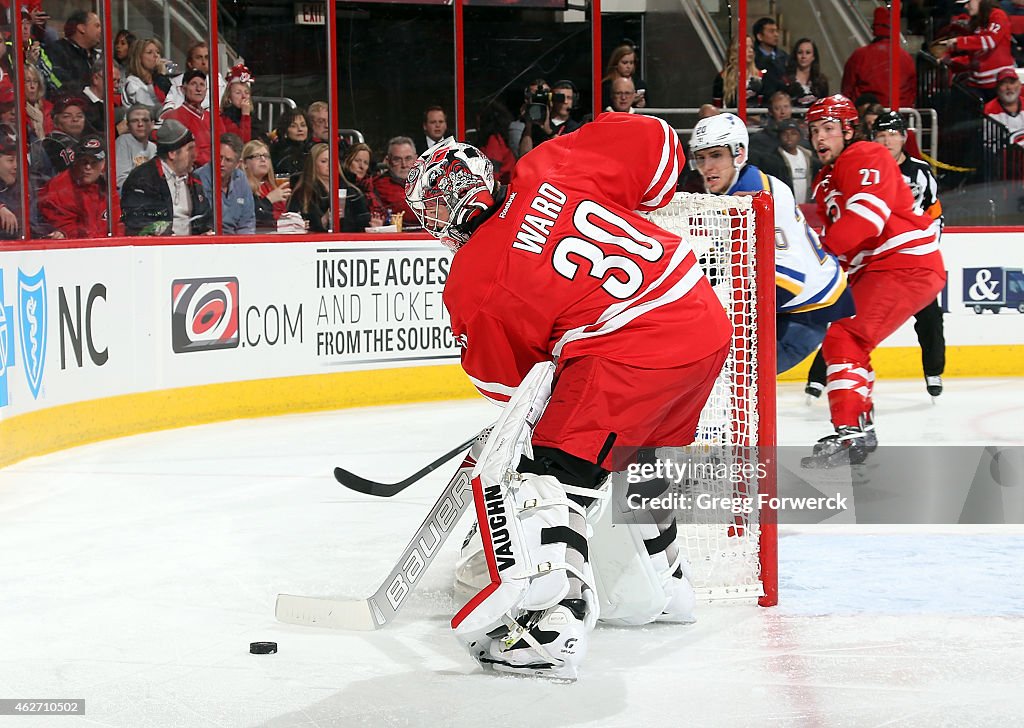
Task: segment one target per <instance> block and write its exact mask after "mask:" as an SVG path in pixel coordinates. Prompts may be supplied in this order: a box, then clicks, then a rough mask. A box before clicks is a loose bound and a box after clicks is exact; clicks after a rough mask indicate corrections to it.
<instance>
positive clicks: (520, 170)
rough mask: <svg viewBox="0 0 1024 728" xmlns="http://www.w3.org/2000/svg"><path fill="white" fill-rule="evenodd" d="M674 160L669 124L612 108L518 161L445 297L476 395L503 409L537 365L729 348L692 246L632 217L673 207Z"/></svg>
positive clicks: (679, 361) (686, 358) (639, 362)
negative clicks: (578, 359)
mask: <svg viewBox="0 0 1024 728" xmlns="http://www.w3.org/2000/svg"><path fill="white" fill-rule="evenodd" d="M683 164H684V153H683V148H682V146H681V145H680V143H679V139H678V137H677V135H676V133H675V131H674V130H673V129H672V128H671V127H670V126H669V125H668V124H666V123H665V122H664V121H661V120H660V119H656V118H654V117H647V116H639V115H633V114H618V113H605V114H601V115H600V116H598V117H597V118H596V119H595V120H594V121H592V122H591V123H589V124H585V125H584V126H583V127H581V128H580V129H579V130H578V131H575V132H573V133H571V134H565V135H562V136H559V137H556V138H554V139H551V140H549V141H546V142H544V143H543V144H541V145H540V146H538V147H536V148H535V149H534V150H533V151H531V152H530V153H529V154H527V155H526V156H524V157H523V158H522V159H520V160H519V162H518V163H517V164H516V169H515V172H514V174H513V177H512V180H511V182H510V184H509V186H508V187H507V188H506V189H505V194H504V196H500V195H499V196H498V199H497V203H496V205H495V206H494V207H493V208H492V209H491V210H490V211H489V217H487V218H486V219H485V220H484V222H483V223H482V224H481V225H480V226H479V227H478V228H477V229H476V230H475V231H474V232H473V234H472V237H471V238H470V239H469V242H467V243H466V244H465V245H464V246H463V247H462V248H460V249H459V251H458V253H457V254H456V256H455V257H454V258H453V260H452V265H451V270H450V272H449V275H448V280H447V282H446V284H445V290H444V302H445V305H446V307H447V309H448V311H449V313H450V314H451V328H452V332H453V334H454V335H455V337H456V340H457V341H459V342H460V345H461V346H462V347H463V351H462V366H463V368H464V369H465V371H466V373H467V374H468V375H469V377H470V379H471V380H472V381H473V383H474V384H475V385H476V387H477V388H478V389H479V390H480V391H481V393H483V394H484V396H486V397H488V398H489V399H492V400H494V401H496V402H499V403H503V402H506V401H508V399H509V397H510V395H511V394H512V392H513V391H514V390H515V388H516V386H517V385H518V384H519V383H520V381H521V380H522V378H523V377H524V376H525V375H526V373H527V372H528V371H529V370H530V368H531V367H532V366H533V365H534V364H536V363H537V362H541V361H556V362H562V361H565V360H569V359H573V358H577V357H586V356H594V357H601V358H605V359H608V360H611V361H614V362H617V363H620V364H625V365H629V366H635V367H639V368H644V369H666V368H671V367H678V366H682V365H684V364H688V363H691V362H695V361H698V360H700V359H702V358H704V357H706V356H709V355H711V354H712V353H714V352H717V351H719V350H720V349H721V348H722V347H723V346H725V345H726V344H727V342H728V341H729V340H730V336H731V324H730V322H729V319H728V317H727V316H726V314H725V312H724V310H723V309H722V306H721V304H720V303H719V301H718V299H717V297H716V296H715V294H714V292H713V290H712V289H711V285H710V283H708V281H707V279H706V278H705V277H704V274H703V272H702V271H701V269H700V267H699V266H698V265H697V259H696V257H695V255H694V253H693V250H692V249H691V248H690V246H689V244H687V243H686V242H685V241H682V240H680V238H679V236H677V235H675V234H673V233H670V232H668V231H666V230H662V229H661V228H659V227H658V226H657V225H655V224H654V223H652V222H651V221H649V220H647V219H646V218H644V217H643V216H642V215H640V214H639V213H638V212H637V211H638V210H640V211H651V210H656V209H659V208H661V207H664V206H665V205H667V204H668V203H669V202H670V201H671V199H672V197H673V195H674V193H675V187H676V181H677V180H678V178H679V173H680V170H682V168H683ZM666 332H670V335H669V336H666ZM593 386H594V388H595V391H601V389H602V386H601V382H593Z"/></svg>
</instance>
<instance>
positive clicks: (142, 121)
mask: <svg viewBox="0 0 1024 728" xmlns="http://www.w3.org/2000/svg"><path fill="white" fill-rule="evenodd" d="M125 118H126V120H127V122H128V133H127V134H122V135H121V136H119V137H118V138H117V141H115V142H114V158H115V159H116V160H117V169H116V174H115V177H114V181H115V184H116V185H117V189H118V190H120V189H121V188H122V187H123V186H124V181H125V180H126V179H128V174H129V173H130V172H131V171H132V170H133V169H135V168H136V167H140V166H142V165H143V164H145V163H146V162H148V161H149V160H151V159H152V158H153V157H155V156H156V144H154V143H153V142H152V141H150V134H152V132H153V111H152V109H151V108H150V107H149V106H147V105H146V104H134V105H132V106H131V107H129V108H128V113H127V115H126V117H125Z"/></svg>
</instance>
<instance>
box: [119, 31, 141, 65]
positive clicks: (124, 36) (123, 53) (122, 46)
mask: <svg viewBox="0 0 1024 728" xmlns="http://www.w3.org/2000/svg"><path fill="white" fill-rule="evenodd" d="M136 40H138V38H136V37H135V33H133V32H131V31H130V30H127V29H125V28H122V29H121V30H119V31H117V35H115V36H114V63H116V64H117V65H118V66H120V67H121V72H122V73H124V74H125V75H128V74H127V71H128V50H129V49H130V48H131V46H132V43H134V42H135V41H136Z"/></svg>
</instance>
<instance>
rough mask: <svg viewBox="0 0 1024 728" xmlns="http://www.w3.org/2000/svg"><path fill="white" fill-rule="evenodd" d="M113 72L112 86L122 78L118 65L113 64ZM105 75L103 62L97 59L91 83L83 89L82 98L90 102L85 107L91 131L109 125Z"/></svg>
mask: <svg viewBox="0 0 1024 728" xmlns="http://www.w3.org/2000/svg"><path fill="white" fill-rule="evenodd" d="M113 74H114V78H113V82H114V83H113V84H111V85H112V86H113V85H114V84H117V83H119V82H120V80H121V75H120V74H121V72H120V71H118V70H117V66H116V65H114V66H113ZM105 76H106V74H105V72H104V69H103V62H102V61H97V62H96V63H94V64H93V68H92V75H91V76H90V77H89V78H90V81H89V85H88V86H86V87H85V88H83V89H82V98H84V99H85V100H86V102H88V105H87V106H86V107H85V122H86V124H87V125H88V127H89V129H90V130H91V131H102V130H103V129H104V128H106V126H107V111H106V99H107V88H106V86H107V85H106V84H105V83H104V78H105Z"/></svg>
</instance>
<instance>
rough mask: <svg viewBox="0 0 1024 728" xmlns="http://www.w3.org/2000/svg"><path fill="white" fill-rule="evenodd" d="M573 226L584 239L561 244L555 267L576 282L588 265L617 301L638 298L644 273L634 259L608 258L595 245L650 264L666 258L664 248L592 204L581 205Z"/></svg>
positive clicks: (626, 222)
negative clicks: (616, 247) (585, 264)
mask: <svg viewBox="0 0 1024 728" xmlns="http://www.w3.org/2000/svg"><path fill="white" fill-rule="evenodd" d="M572 222H573V225H574V226H575V228H576V231H577V232H578V233H579V234H580V236H581V237H575V236H569V237H565V238H562V239H561V240H560V241H558V245H556V246H555V250H554V253H553V254H552V256H551V263H552V265H554V267H555V270H556V271H558V273H559V275H561V276H564V277H565V278H568V279H570V280H572V279H574V278H575V277H576V275H577V274H578V273H579V271H580V266H581V264H582V263H583V261H586V262H588V263H589V264H590V265H589V267H588V270H587V271H586V273H587V275H589V276H590V277H592V278H597V279H599V280H601V281H603V282H602V283H601V288H603V289H604V290H605V291H606V292H607V293H608V294H609V295H610V296H612V297H614V298H619V299H624V298H629V297H630V296H633V295H635V294H636V292H637V291H639V290H640V287H641V286H642V285H643V283H644V273H643V269H642V268H641V267H640V264H639V263H637V262H636V260H634V259H633V257H628V256H627V255H607V254H606V253H605V252H604V251H603V250H602V249H601V248H600V247H599V246H598V245H596V244H595V242H594V241H596V242H597V243H605V244H608V245H615V246H618V247H620V248H622V250H623V252H624V253H627V254H629V255H630V256H634V257H636V258H640V259H641V260H645V261H648V262H650V263H654V262H656V261H658V260H660V259H661V256H662V255H664V254H665V249H664V247H662V245H661V243H660V242H658V241H657V240H656V239H655V238H652V237H650V236H649V235H645V234H644V233H642V232H640V231H639V230H637V229H636V228H635V227H633V226H632V225H631V224H630V223H629V222H628V221H627V220H625V219H623V218H622V217H620V216H619V215H616V214H615V213H614V212H612V211H611V210H608V209H605V208H604V207H601V206H600V205H598V204H597V203H596V202H593V201H592V200H585V201H584V202H581V203H580V205H579V206H578V207H577V208H576V212H575V213H574V214H573V216H572ZM599 223H603V224H599ZM584 238H589V240H587V239H584Z"/></svg>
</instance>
